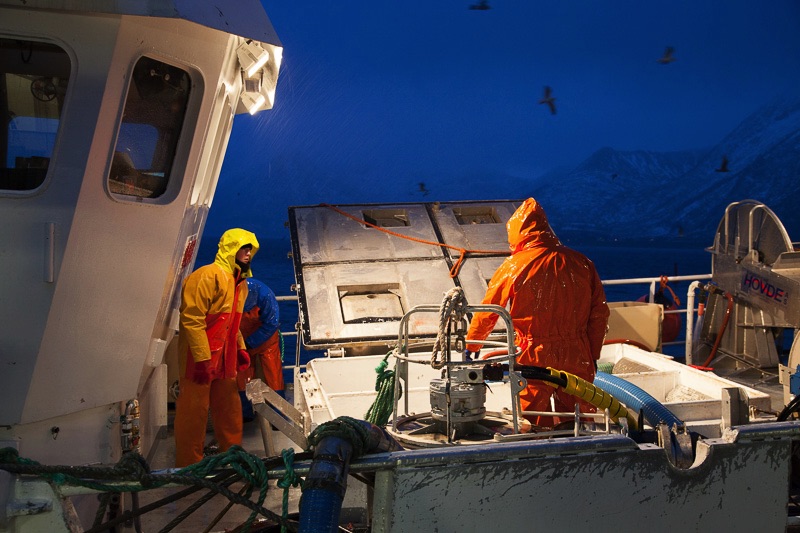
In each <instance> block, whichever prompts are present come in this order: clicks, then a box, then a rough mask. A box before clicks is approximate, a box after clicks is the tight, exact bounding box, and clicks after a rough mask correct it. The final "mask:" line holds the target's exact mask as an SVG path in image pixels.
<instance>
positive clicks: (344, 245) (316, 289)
mask: <svg viewBox="0 0 800 533" xmlns="http://www.w3.org/2000/svg"><path fill="white" fill-rule="evenodd" d="M520 204H521V201H519V200H516V201H512V200H495V201H481V202H430V203H394V204H349V205H337V206H330V205H316V206H295V207H290V208H289V226H290V232H291V241H292V256H293V260H294V271H295V279H296V282H297V285H298V299H299V308H300V322H301V329H302V334H303V344H304V345H305V346H306V347H307V348H312V349H325V348H332V347H344V348H348V347H349V348H355V347H357V346H359V347H362V348H363V347H364V346H381V349H383V346H385V345H394V344H395V342H396V340H397V338H398V333H399V331H398V330H399V325H400V319H401V318H402V316H403V315H404V314H405V313H406V312H408V311H409V310H410V309H412V308H414V307H416V306H420V305H436V306H439V305H440V304H441V301H442V298H443V296H444V294H445V293H446V292H447V291H448V290H450V289H451V288H452V287H454V286H456V285H459V286H461V287H462V288H463V289H464V293H465V295H466V297H467V301H468V303H470V304H473V305H475V304H479V303H480V302H481V300H482V299H483V296H484V294H485V292H486V287H487V284H488V280H489V279H490V278H491V277H492V274H494V271H495V270H496V269H497V267H498V266H500V263H502V261H503V260H504V258H505V257H506V256H507V255H508V236H507V233H506V227H505V224H506V221H507V220H508V218H509V217H510V216H511V215H512V214H513V213H514V211H515V210H516V208H517V207H518V206H519V205H520ZM365 221H366V222H369V223H370V224H372V225H373V226H377V227H378V228H382V229H383V230H386V231H387V232H391V233H387V232H384V231H381V229H376V228H375V227H371V226H370V225H368V224H365ZM439 243H442V244H444V245H446V246H441V245H440V244H439ZM462 250H481V251H484V252H489V253H483V254H480V255H468V257H467V259H466V260H465V261H464V262H463V263H462V264H461V267H460V270H459V273H458V275H457V276H456V277H454V278H453V277H451V276H450V270H451V268H452V267H453V265H454V264H455V263H456V261H457V260H458V258H459V257H460V255H461V254H462ZM410 328H411V331H410V334H411V335H412V336H415V337H421V338H427V337H429V338H431V339H432V338H434V337H435V336H436V333H437V331H438V316H437V314H436V313H430V314H428V313H417V314H416V315H415V316H414V320H413V321H412V323H411V324H410ZM502 330H503V328H502V325H501V326H500V327H498V331H502ZM384 351H385V350H384ZM365 353H366V352H365Z"/></svg>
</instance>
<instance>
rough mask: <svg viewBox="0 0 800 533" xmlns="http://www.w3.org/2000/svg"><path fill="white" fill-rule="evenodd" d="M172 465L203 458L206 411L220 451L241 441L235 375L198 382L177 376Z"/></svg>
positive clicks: (192, 462) (188, 463)
mask: <svg viewBox="0 0 800 533" xmlns="http://www.w3.org/2000/svg"><path fill="white" fill-rule="evenodd" d="M175 408H176V411H178V412H180V413H181V416H180V417H176V418H175V466H177V467H178V468H181V467H184V466H189V465H192V464H194V463H197V462H198V461H201V460H202V459H203V447H204V445H205V435H206V427H207V425H208V412H209V409H210V410H211V421H212V423H213V424H214V437H215V438H216V439H217V443H218V444H219V449H220V451H222V452H224V451H226V450H227V449H228V448H230V447H231V446H233V445H234V444H238V445H241V444H242V402H241V400H240V399H239V392H238V389H237V386H236V378H226V379H225V378H223V379H215V380H213V381H212V382H211V383H209V384H206V385H198V384H197V383H195V382H193V381H192V380H190V379H186V378H184V377H181V379H180V394H178V399H177V401H176V405H175Z"/></svg>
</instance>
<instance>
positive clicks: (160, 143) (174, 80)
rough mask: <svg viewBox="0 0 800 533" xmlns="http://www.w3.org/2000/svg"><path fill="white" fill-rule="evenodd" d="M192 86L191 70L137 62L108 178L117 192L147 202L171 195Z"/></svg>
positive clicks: (148, 60)
mask: <svg viewBox="0 0 800 533" xmlns="http://www.w3.org/2000/svg"><path fill="white" fill-rule="evenodd" d="M190 82H191V80H190V78H189V74H188V73H187V72H186V71H184V70H182V69H180V68H178V67H175V66H172V65H168V64H166V63H163V62H161V61H159V60H157V59H152V58H149V57H143V58H141V59H140V60H139V61H138V62H137V63H136V66H135V67H134V69H133V76H132V77H131V84H130V87H129V88H128V96H127V99H126V101H125V109H124V112H123V116H122V123H121V124H120V128H119V133H118V135H117V144H116V147H115V149H114V157H113V159H112V163H111V169H110V172H109V175H108V188H109V190H110V191H111V193H112V194H114V195H115V196H119V197H123V198H124V197H127V198H131V199H143V198H158V197H160V196H162V195H164V193H165V192H166V191H167V188H168V186H169V183H170V174H171V171H172V167H173V163H174V160H175V151H176V148H177V146H178V140H179V138H180V134H181V130H182V128H183V123H184V119H185V117H186V106H187V103H188V101H189V89H190V86H191V83H190Z"/></svg>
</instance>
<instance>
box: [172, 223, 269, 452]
mask: <svg viewBox="0 0 800 533" xmlns="http://www.w3.org/2000/svg"><path fill="white" fill-rule="evenodd" d="M257 251H258V241H257V240H256V236H255V235H254V234H253V233H251V232H249V231H247V230H243V229H239V228H234V229H230V230H228V231H226V232H225V233H224V234H223V235H222V237H221V238H220V240H219V249H218V251H217V255H216V257H215V258H214V262H213V263H212V264H210V265H205V266H202V267H200V268H198V269H197V270H195V271H194V272H192V273H191V274H190V275H189V276H188V277H187V278H186V281H184V283H183V289H182V292H181V314H180V328H179V333H178V361H179V362H180V378H179V379H180V382H179V384H180V391H179V394H178V399H177V401H176V402H175V464H176V466H178V467H183V466H188V465H191V464H194V463H196V462H198V461H200V460H202V459H203V447H204V444H205V434H206V426H207V423H208V412H209V408H210V410H211V420H212V422H213V424H214V436H215V437H216V439H217V442H218V443H219V449H220V451H225V450H227V449H228V448H230V447H231V446H233V445H234V444H239V445H241V443H242V404H241V401H240V400H239V390H238V387H237V385H236V375H237V372H238V371H240V370H244V369H246V368H247V367H248V366H250V358H249V356H248V354H247V351H246V350H245V344H244V339H243V338H242V335H241V333H240V332H239V323H240V321H241V318H242V310H243V308H244V301H245V299H246V298H247V283H246V282H245V279H246V278H248V277H250V276H251V273H250V261H251V259H252V257H253V256H254V255H255V253H256V252H257Z"/></svg>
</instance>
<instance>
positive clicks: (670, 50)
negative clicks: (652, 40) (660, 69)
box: [657, 46, 675, 65]
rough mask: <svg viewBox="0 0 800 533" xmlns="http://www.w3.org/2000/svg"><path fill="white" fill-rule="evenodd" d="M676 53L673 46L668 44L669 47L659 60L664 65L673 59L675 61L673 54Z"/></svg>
mask: <svg viewBox="0 0 800 533" xmlns="http://www.w3.org/2000/svg"><path fill="white" fill-rule="evenodd" d="M674 53H675V49H674V48H672V47H671V46H667V48H666V49H665V50H664V55H663V56H661V57H659V58H658V60H657V61H658V62H659V63H661V64H662V65H666V64H668V63H672V62H673V61H675V56H674V55H673V54H674Z"/></svg>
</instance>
